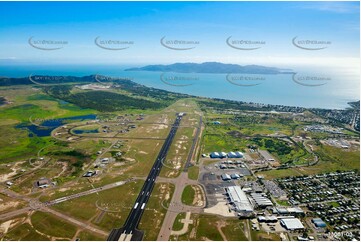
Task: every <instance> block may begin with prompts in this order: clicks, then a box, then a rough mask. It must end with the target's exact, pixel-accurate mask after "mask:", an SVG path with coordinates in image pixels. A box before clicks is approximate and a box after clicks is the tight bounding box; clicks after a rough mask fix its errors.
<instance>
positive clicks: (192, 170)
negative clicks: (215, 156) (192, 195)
mask: <svg viewBox="0 0 361 242" xmlns="http://www.w3.org/2000/svg"><path fill="white" fill-rule="evenodd" d="M198 175H199V167H198V166H191V167H189V168H188V178H189V179H192V180H198Z"/></svg>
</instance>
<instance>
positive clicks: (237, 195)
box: [226, 186, 253, 213]
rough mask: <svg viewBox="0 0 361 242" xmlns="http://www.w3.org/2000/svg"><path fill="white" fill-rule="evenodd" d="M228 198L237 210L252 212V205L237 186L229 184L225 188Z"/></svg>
mask: <svg viewBox="0 0 361 242" xmlns="http://www.w3.org/2000/svg"><path fill="white" fill-rule="evenodd" d="M226 191H227V194H228V197H229V200H230V202H231V204H233V205H234V207H235V209H236V211H237V212H246V213H251V212H253V207H252V204H251V203H250V201H249V200H248V197H247V195H246V193H245V192H244V191H242V189H241V187H239V186H229V187H227V188H226Z"/></svg>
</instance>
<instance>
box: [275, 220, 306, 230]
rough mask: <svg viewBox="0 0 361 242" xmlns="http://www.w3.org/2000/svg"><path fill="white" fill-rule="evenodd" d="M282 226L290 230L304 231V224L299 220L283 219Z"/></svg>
mask: <svg viewBox="0 0 361 242" xmlns="http://www.w3.org/2000/svg"><path fill="white" fill-rule="evenodd" d="M281 224H282V225H283V226H285V227H286V229H288V230H297V229H304V228H305V227H303V224H302V223H301V221H300V220H299V219H298V218H283V219H281Z"/></svg>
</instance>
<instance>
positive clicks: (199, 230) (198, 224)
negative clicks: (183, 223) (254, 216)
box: [170, 214, 247, 241]
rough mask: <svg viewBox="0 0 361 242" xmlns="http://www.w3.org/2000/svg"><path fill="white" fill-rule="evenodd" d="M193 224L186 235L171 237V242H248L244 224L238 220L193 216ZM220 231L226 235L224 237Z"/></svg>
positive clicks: (212, 216) (211, 216)
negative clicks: (192, 241) (208, 241)
mask: <svg viewBox="0 0 361 242" xmlns="http://www.w3.org/2000/svg"><path fill="white" fill-rule="evenodd" d="M191 219H192V220H193V224H190V225H189V227H188V231H187V233H186V234H184V235H180V236H171V238H170V239H171V240H178V241H181V240H183V241H188V240H198V241H204V240H214V241H223V240H224V239H226V240H229V241H246V240H247V238H246V237H245V235H244V233H243V223H242V222H241V221H240V220H238V219H224V218H220V217H218V216H214V215H204V214H202V215H201V214H192V215H191ZM220 231H221V232H222V233H223V234H224V235H225V238H223V237H222V235H221V233H220Z"/></svg>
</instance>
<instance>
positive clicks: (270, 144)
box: [252, 137, 292, 155]
mask: <svg viewBox="0 0 361 242" xmlns="http://www.w3.org/2000/svg"><path fill="white" fill-rule="evenodd" d="M252 141H253V142H255V143H256V144H257V145H258V146H261V147H265V148H266V149H267V150H268V152H270V153H276V154H278V155H288V154H290V153H291V151H292V148H291V147H290V146H289V145H288V144H287V143H286V142H284V141H280V140H273V139H264V138H258V137H256V138H253V139H252Z"/></svg>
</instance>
